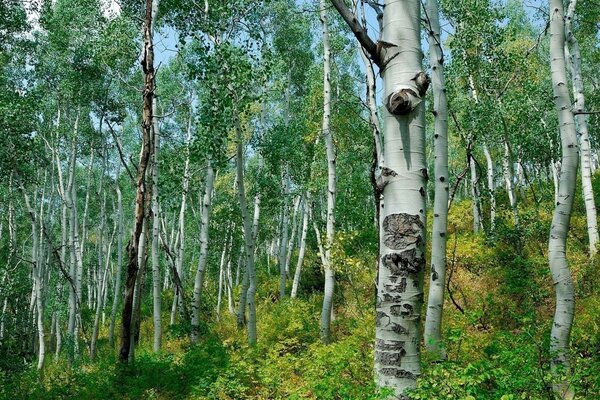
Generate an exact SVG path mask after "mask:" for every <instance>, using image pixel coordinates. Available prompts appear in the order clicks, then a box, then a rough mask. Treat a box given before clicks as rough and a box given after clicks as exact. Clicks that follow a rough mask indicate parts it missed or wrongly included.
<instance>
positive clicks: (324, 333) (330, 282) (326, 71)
mask: <svg viewBox="0 0 600 400" xmlns="http://www.w3.org/2000/svg"><path fill="white" fill-rule="evenodd" d="M327 8H328V5H327V4H326V2H325V0H321V6H320V10H319V13H320V18H321V29H322V33H323V126H322V131H323V132H322V133H323V137H324V139H325V147H326V149H327V239H326V243H325V255H324V256H325V259H326V263H325V264H324V265H323V267H324V269H325V289H324V293H323V308H322V310H321V326H320V335H321V341H322V342H323V343H330V342H331V313H332V311H331V310H332V308H333V293H334V290H335V274H334V271H333V266H332V260H331V249H332V247H333V239H334V235H335V197H336V184H337V176H336V167H335V163H336V155H335V148H334V144H333V134H332V133H331V129H330V118H331V66H330V63H331V48H330V45H329V26H328V23H327Z"/></svg>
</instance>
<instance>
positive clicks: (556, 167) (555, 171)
mask: <svg viewBox="0 0 600 400" xmlns="http://www.w3.org/2000/svg"><path fill="white" fill-rule="evenodd" d="M550 168H551V169H552V181H553V183H554V204H556V203H558V176H559V175H560V161H554V160H552V162H551V163H550Z"/></svg>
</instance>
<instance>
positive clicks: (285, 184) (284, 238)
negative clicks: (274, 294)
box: [277, 166, 290, 299]
mask: <svg viewBox="0 0 600 400" xmlns="http://www.w3.org/2000/svg"><path fill="white" fill-rule="evenodd" d="M281 186H282V188H283V219H282V223H281V235H280V237H279V257H278V258H277V264H279V298H280V299H283V298H284V297H285V283H286V277H287V276H286V269H285V260H286V250H287V242H288V221H289V211H288V201H289V197H290V177H289V173H288V169H287V166H284V167H283V171H282V174H281Z"/></svg>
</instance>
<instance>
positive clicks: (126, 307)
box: [119, 0, 157, 362]
mask: <svg viewBox="0 0 600 400" xmlns="http://www.w3.org/2000/svg"><path fill="white" fill-rule="evenodd" d="M154 1H157V0H154ZM154 1H153V0H147V1H146V4H145V13H144V23H143V40H144V46H143V51H142V55H143V58H142V63H141V64H142V72H143V74H144V92H143V99H144V104H143V120H142V134H143V135H142V146H141V150H140V161H139V164H138V169H137V178H136V197H135V221H134V228H133V234H132V236H131V240H130V242H129V252H128V253H129V254H128V258H129V260H128V262H127V280H126V283H125V300H124V302H123V312H122V316H121V319H122V321H121V349H120V351H119V360H120V361H121V362H128V359H129V352H130V345H131V331H132V322H133V321H132V319H133V318H132V317H133V297H134V289H135V283H136V278H137V273H138V269H139V264H138V257H139V242H140V238H141V237H142V228H143V225H144V216H145V207H146V203H147V198H146V197H147V194H146V193H147V182H146V170H147V168H148V164H149V162H150V159H151V157H152V150H153V149H152V136H153V131H152V130H153V124H154V115H153V103H154V90H155V86H156V83H155V75H154V74H155V70H154V44H153V25H154V16H155V14H154V12H153V11H155V10H156V7H155V4H153V3H154Z"/></svg>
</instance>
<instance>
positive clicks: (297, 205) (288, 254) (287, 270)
mask: <svg viewBox="0 0 600 400" xmlns="http://www.w3.org/2000/svg"><path fill="white" fill-rule="evenodd" d="M301 201H302V198H301V197H300V196H298V197H296V198H295V199H294V213H293V214H292V225H291V228H292V236H290V240H289V241H288V245H287V252H286V257H285V274H286V276H287V275H289V274H290V261H291V258H292V252H293V251H294V243H295V241H296V232H297V231H298V226H297V217H298V209H299V208H300V202H301ZM254 240H256V238H255V239H254Z"/></svg>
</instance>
